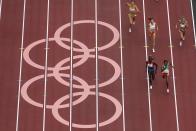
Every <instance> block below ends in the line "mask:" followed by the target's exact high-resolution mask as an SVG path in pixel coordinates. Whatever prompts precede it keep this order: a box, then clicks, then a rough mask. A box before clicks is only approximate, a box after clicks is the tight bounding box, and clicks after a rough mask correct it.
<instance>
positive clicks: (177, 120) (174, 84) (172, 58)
mask: <svg viewBox="0 0 196 131" xmlns="http://www.w3.org/2000/svg"><path fill="white" fill-rule="evenodd" d="M166 2H167V16H168V28H169V43H170V53H171V63H172V76H173V87H174V100H175V110H176V127H177V131H179V130H180V129H179V119H178V104H177V97H176V81H175V71H174V57H173V49H172V35H171V24H170V12H169V2H168V0H166Z"/></svg>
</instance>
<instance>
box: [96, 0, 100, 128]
mask: <svg viewBox="0 0 196 131" xmlns="http://www.w3.org/2000/svg"><path fill="white" fill-rule="evenodd" d="M97 25H98V16H97V0H95V59H96V67H95V68H96V69H95V70H96V85H95V86H96V131H99V72H98V59H99V58H98V38H97V34H98V33H97Z"/></svg>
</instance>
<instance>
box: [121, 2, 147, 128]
mask: <svg viewBox="0 0 196 131" xmlns="http://www.w3.org/2000/svg"><path fill="white" fill-rule="evenodd" d="M126 2H127V1H126V0H122V1H121V5H122V7H121V8H122V33H123V36H122V37H123V45H124V48H123V51H124V52H123V53H124V77H125V114H126V116H125V118H126V130H134V131H141V130H142V131H150V118H149V110H148V106H149V105H148V93H147V92H148V87H147V82H146V81H147V80H146V71H145V56H146V55H145V48H144V45H145V38H144V28H143V14H142V12H143V10H142V9H143V3H142V1H137V2H136V3H137V5H138V7H139V9H140V14H138V17H137V18H136V21H137V22H136V25H135V26H134V27H133V29H132V32H131V33H129V32H128V29H129V20H128V16H127V15H128V8H127V5H126ZM141 125H142V126H141Z"/></svg>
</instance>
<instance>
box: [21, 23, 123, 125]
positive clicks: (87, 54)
mask: <svg viewBox="0 0 196 131" xmlns="http://www.w3.org/2000/svg"><path fill="white" fill-rule="evenodd" d="M79 24H95V22H94V20H80V21H74V25H79ZM98 25H99V26H104V27H106V28H108V29H109V30H111V31H112V33H113V39H112V40H111V41H110V42H109V43H107V44H106V45H103V46H101V47H98V50H99V51H103V50H106V49H109V48H110V47H112V46H114V45H115V44H116V43H117V42H118V41H119V32H118V30H117V29H116V28H115V27H114V26H112V25H110V24H108V23H105V22H102V21H98ZM69 27H70V23H67V24H65V25H63V26H61V27H60V28H58V29H57V31H56V32H55V34H54V37H53V38H49V44H52V43H50V42H53V43H54V42H55V43H56V44H58V45H59V46H60V47H62V48H64V49H66V50H70V45H68V44H66V43H68V42H70V38H62V37H61V34H62V32H63V31H64V30H65V29H67V28H69ZM45 41H46V39H41V40H38V41H35V42H33V43H31V44H30V45H28V46H27V47H26V48H25V50H24V53H23V58H24V60H25V61H26V62H27V63H28V64H29V65H30V66H32V67H34V68H36V69H39V70H44V65H40V64H38V63H36V62H34V61H33V60H32V59H31V58H30V54H31V51H32V50H33V49H34V48H35V47H37V46H39V45H41V44H45ZM73 43H74V44H75V45H77V46H76V47H77V48H76V47H74V48H73V51H74V52H80V53H82V55H76V56H73V59H74V60H76V59H79V60H78V61H77V62H75V61H74V62H75V63H73V68H77V67H79V66H81V65H82V64H84V63H85V62H86V61H87V60H88V59H95V55H92V53H94V52H95V50H94V49H89V48H88V47H87V46H86V45H85V44H84V43H82V42H80V41H78V40H74V41H73ZM98 59H99V60H101V61H104V62H106V63H108V64H111V65H112V67H113V70H114V73H113V75H112V77H111V78H109V79H108V80H106V81H104V82H101V83H99V88H102V87H105V86H107V85H110V84H112V83H113V82H115V81H116V80H117V79H118V78H119V76H120V73H121V72H120V71H121V70H120V67H119V65H118V64H117V63H116V62H115V61H114V60H112V59H110V58H108V57H105V56H99V58H98ZM69 61H70V58H65V59H63V60H61V61H60V62H58V63H57V64H56V65H55V66H54V67H48V71H51V72H52V73H48V76H47V77H48V78H51V77H53V78H55V80H56V81H57V82H59V83H60V84H62V85H64V86H65V87H68V88H69V81H66V80H65V78H69V74H65V73H61V71H66V70H69V69H70V67H69V66H63V65H65V64H66V63H68V62H69ZM41 79H44V75H38V76H35V77H33V78H31V79H29V80H28V81H26V83H24V84H23V86H22V87H21V96H22V98H23V99H24V100H25V101H26V102H28V103H29V104H31V105H33V106H35V107H38V108H43V104H42V103H39V102H37V101H35V100H33V99H32V98H31V97H30V96H29V94H28V90H29V88H31V85H32V84H33V83H34V82H36V81H39V80H41ZM73 80H74V81H77V82H78V83H79V84H74V83H73V88H77V89H82V90H83V91H81V92H74V93H73V97H76V96H77V97H78V96H80V97H79V98H78V99H76V100H74V101H73V106H75V105H77V104H80V103H81V102H83V101H84V100H86V99H87V98H88V96H91V95H95V92H93V91H91V89H94V88H95V85H89V84H88V83H87V82H86V81H85V80H83V79H82V78H79V77H77V76H73ZM100 97H103V98H105V99H107V100H109V101H111V102H112V103H113V105H114V106H115V113H114V114H113V116H111V117H110V118H109V119H108V120H105V121H103V122H100V123H99V125H100V127H102V126H105V125H108V124H111V123H113V122H114V121H116V120H117V119H118V118H119V117H120V115H121V113H122V106H121V104H120V102H119V101H118V100H117V99H116V98H114V97H112V96H110V95H108V94H105V93H103V92H100ZM68 99H69V94H67V95H65V96H62V97H60V98H59V99H58V100H57V101H56V102H55V103H54V104H53V105H48V104H47V105H46V108H47V109H49V110H51V111H52V114H53V116H54V118H55V119H56V120H57V121H58V122H60V123H62V124H64V125H67V126H69V121H67V120H65V118H62V116H61V115H60V113H59V110H60V109H65V108H68V109H69V103H67V104H62V103H63V102H64V101H66V100H68ZM72 125H73V127H75V128H96V124H95V123H93V124H77V123H72Z"/></svg>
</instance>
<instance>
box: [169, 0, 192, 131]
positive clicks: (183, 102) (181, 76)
mask: <svg viewBox="0 0 196 131" xmlns="http://www.w3.org/2000/svg"><path fill="white" fill-rule="evenodd" d="M174 5H175V6H174ZM170 9H171V13H170V15H171V24H172V28H171V30H172V34H173V43H174V59H175V61H174V64H175V69H176V86H177V99H178V104H179V105H178V107H179V124H180V130H181V131H184V130H189V131H193V130H195V129H196V125H195V121H196V113H195V109H196V104H195V99H196V97H195V95H194V94H195V92H196V90H195V87H196V82H195V79H194V77H195V73H196V71H195V67H196V60H195V58H196V50H195V47H194V46H193V45H194V44H195V43H194V33H193V26H192V16H191V7H190V2H189V0H186V1H182V0H181V1H179V2H178V4H177V5H176V1H175V0H172V1H170ZM180 16H184V17H185V18H186V19H187V20H188V23H189V28H188V31H187V34H186V40H185V41H184V44H183V46H182V47H179V39H180V37H179V33H178V31H177V30H176V29H175V24H176V22H177V20H178V18H179V17H180Z"/></svg>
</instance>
